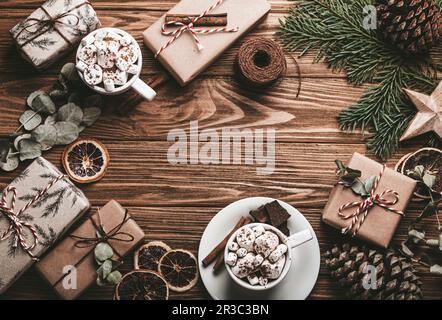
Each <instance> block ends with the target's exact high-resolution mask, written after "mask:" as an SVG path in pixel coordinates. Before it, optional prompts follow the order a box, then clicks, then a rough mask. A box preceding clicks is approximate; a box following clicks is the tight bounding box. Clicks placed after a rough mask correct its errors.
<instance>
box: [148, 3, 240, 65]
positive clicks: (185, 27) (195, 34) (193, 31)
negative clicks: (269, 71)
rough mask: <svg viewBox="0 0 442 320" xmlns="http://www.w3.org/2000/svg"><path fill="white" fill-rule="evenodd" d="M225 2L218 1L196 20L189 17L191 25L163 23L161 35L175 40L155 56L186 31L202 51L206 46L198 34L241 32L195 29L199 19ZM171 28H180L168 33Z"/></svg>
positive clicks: (222, 29) (174, 22) (158, 52)
mask: <svg viewBox="0 0 442 320" xmlns="http://www.w3.org/2000/svg"><path fill="white" fill-rule="evenodd" d="M223 2H224V0H218V1H217V2H216V3H214V4H213V5H211V6H210V7H209V8H207V9H206V10H205V11H204V12H203V13H201V14H200V15H199V16H197V17H194V18H190V17H189V18H190V19H191V20H190V22H189V23H183V22H179V21H169V22H165V23H163V25H162V26H161V33H162V34H163V35H165V36H171V37H173V38H171V39H170V40H169V41H168V42H166V43H165V44H164V45H163V46H162V47H161V48H159V49H158V51H157V53H156V54H155V58H156V57H158V55H159V54H160V53H161V52H162V51H163V50H164V49H166V48H167V47H168V46H170V45H171V44H172V43H174V42H175V40H177V39H178V38H179V37H181V35H182V34H183V33H184V32H186V31H188V32H189V33H190V34H191V35H192V37H193V39H194V40H195V43H196V46H197V48H198V50H200V51H201V50H202V49H204V46H203V45H202V44H201V41H200V40H199V38H198V34H211V33H218V32H237V31H238V30H239V29H238V27H234V28H227V27H223V28H212V29H203V28H195V23H196V22H197V21H198V20H199V19H201V18H203V17H204V16H205V15H207V14H208V13H209V12H211V11H212V10H214V9H215V8H216V7H218V6H219V5H221V4H222V3H223ZM169 26H177V27H180V28H178V29H176V30H174V31H167V30H166V28H167V27H169Z"/></svg>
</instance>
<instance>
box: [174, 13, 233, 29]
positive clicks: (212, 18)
mask: <svg viewBox="0 0 442 320" xmlns="http://www.w3.org/2000/svg"><path fill="white" fill-rule="evenodd" d="M196 17H198V15H196V14H173V13H169V14H166V23H170V22H179V23H184V24H189V23H190V22H191V20H192V19H194V18H196ZM194 25H195V26H196V27H210V26H226V25H227V13H214V14H206V15H205V16H204V17H202V18H199V19H198V20H197V21H196V22H195V24H194Z"/></svg>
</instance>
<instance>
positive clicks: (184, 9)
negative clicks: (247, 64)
mask: <svg viewBox="0 0 442 320" xmlns="http://www.w3.org/2000/svg"><path fill="white" fill-rule="evenodd" d="M214 2H215V0H198V1H195V0H182V1H180V2H179V3H178V4H177V5H176V6H175V7H173V8H172V9H171V10H170V11H169V12H168V13H169V14H182V13H184V14H200V13H202V12H204V11H205V10H206V9H207V8H208V7H210V6H211V5H212V4H214ZM269 11H270V5H269V4H268V2H267V1H266V0H225V1H224V2H223V3H222V4H221V5H220V6H219V7H217V8H215V9H214V10H213V11H211V12H210V13H224V12H227V19H228V24H227V27H228V28H233V27H238V28H239V31H238V32H233V33H229V32H226V33H224V32H221V33H213V34H209V35H198V37H199V39H200V40H201V43H202V45H203V46H204V49H203V50H201V51H198V49H197V47H196V45H195V41H194V39H193V37H192V36H191V35H190V34H189V33H188V32H185V33H184V34H182V35H181V37H180V38H178V39H177V40H176V41H175V42H174V43H172V44H171V45H170V46H169V47H167V48H166V49H165V50H163V52H161V54H160V55H159V56H158V58H157V59H158V60H159V61H160V62H161V63H162V64H163V66H164V67H165V68H166V69H167V70H168V71H169V72H170V73H171V74H172V76H173V77H174V78H175V79H176V80H177V81H178V83H179V84H180V85H182V86H184V85H186V84H188V83H189V82H190V81H191V80H193V79H194V78H195V77H196V76H197V75H198V74H199V73H201V72H202V71H203V70H204V69H206V68H207V67H208V66H209V65H210V64H212V63H213V62H214V61H215V60H216V59H217V58H218V57H219V56H220V55H221V54H222V53H223V52H224V51H225V50H226V49H228V48H229V47H230V46H231V45H232V44H233V43H234V42H235V41H236V40H238V39H239V38H240V37H241V36H243V35H244V34H246V33H247V32H249V31H250V30H251V29H252V28H253V27H254V26H255V25H256V24H258V23H259V22H260V20H261V19H262V18H263V17H264V16H265V15H266V14H267V13H268V12H269ZM165 16H166V15H163V16H162V17H161V18H160V19H159V20H158V21H156V22H155V23H154V24H153V25H152V26H150V27H149V28H148V29H147V30H145V31H144V34H143V36H144V43H145V44H146V46H147V47H148V48H149V49H150V50H152V52H153V53H156V52H157V50H158V49H159V48H161V47H162V46H163V45H164V44H165V43H166V42H167V41H169V40H170V38H171V37H168V36H165V35H162V34H161V25H162V24H163V23H164V21H165ZM203 28H204V27H203ZM209 28H210V27H209Z"/></svg>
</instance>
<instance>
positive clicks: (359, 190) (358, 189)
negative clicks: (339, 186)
mask: <svg viewBox="0 0 442 320" xmlns="http://www.w3.org/2000/svg"><path fill="white" fill-rule="evenodd" d="M351 189H352V190H353V192H354V193H356V194H358V195H360V196H363V197H365V196H367V195H368V192H367V190H365V185H364V183H362V182H361V181H359V180H356V181H355V182H354V183H353V184H352V186H351Z"/></svg>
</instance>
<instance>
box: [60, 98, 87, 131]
mask: <svg viewBox="0 0 442 320" xmlns="http://www.w3.org/2000/svg"><path fill="white" fill-rule="evenodd" d="M82 119H83V110H81V108H80V107H79V106H77V105H76V104H75V103H72V102H70V103H67V104H65V105H64V106H62V107H60V109H58V112H57V120H58V121H66V122H71V123H73V124H75V125H77V126H78V125H79V124H80V123H81V120H82Z"/></svg>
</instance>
